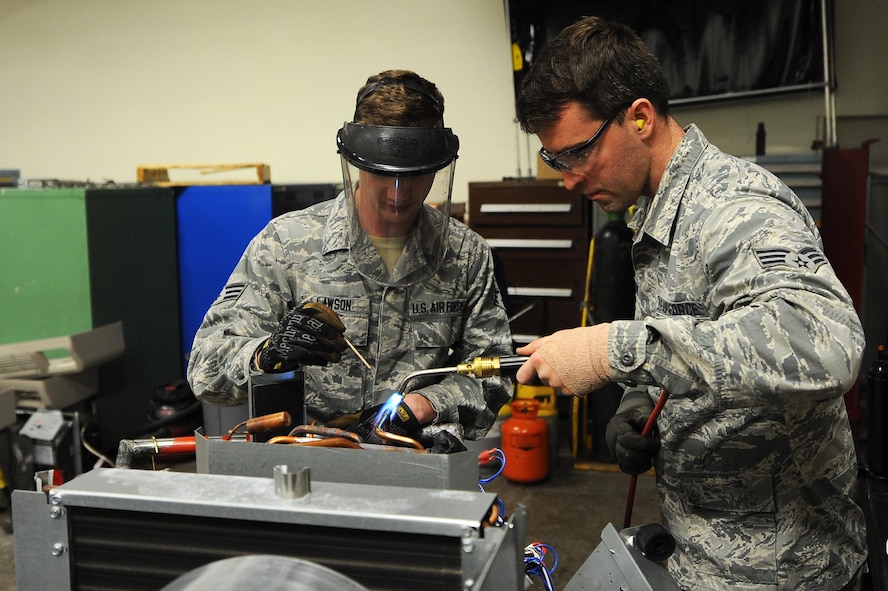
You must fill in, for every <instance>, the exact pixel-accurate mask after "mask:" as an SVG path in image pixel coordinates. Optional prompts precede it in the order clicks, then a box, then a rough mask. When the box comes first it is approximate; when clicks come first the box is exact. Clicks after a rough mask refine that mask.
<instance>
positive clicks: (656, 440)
mask: <svg viewBox="0 0 888 591" xmlns="http://www.w3.org/2000/svg"><path fill="white" fill-rule="evenodd" d="M653 410H654V405H653V403H652V402H651V399H650V397H649V396H648V395H647V394H646V393H645V392H642V391H638V390H632V391H628V392H626V394H625V395H624V396H623V400H622V401H621V402H620V406H619V408H617V412H616V413H614V416H613V418H611V420H610V421H609V422H608V424H607V430H606V432H605V439H606V440H607V446H608V448H610V450H611V453H612V454H614V457H615V458H616V459H617V463H618V464H619V465H620V470H622V471H623V472H625V473H626V474H643V473H644V472H647V471H648V470H650V469H651V466H652V465H653V464H652V462H653V458H654V456H655V455H657V452H658V451H659V450H660V437H659V434H658V433H657V430H656V429H654V430H653V431H652V432H651V435H650V436H649V437H645V436H643V435H642V434H641V431H642V430H643V429H644V425H645V423H647V420H648V418H649V417H650V416H651V413H652V412H653Z"/></svg>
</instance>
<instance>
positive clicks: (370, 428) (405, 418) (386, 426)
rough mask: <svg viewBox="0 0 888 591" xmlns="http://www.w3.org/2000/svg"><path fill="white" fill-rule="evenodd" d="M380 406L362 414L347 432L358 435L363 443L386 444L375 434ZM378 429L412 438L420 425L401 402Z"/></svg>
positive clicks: (411, 412)
mask: <svg viewBox="0 0 888 591" xmlns="http://www.w3.org/2000/svg"><path fill="white" fill-rule="evenodd" d="M382 406H383V405H382V404H379V405H377V406H374V407H373V408H368V409H367V410H365V411H364V412H362V413H361V416H360V417H358V421H357V422H356V423H355V424H354V426H353V427H352V428H350V429H349V431H351V432H353V433H357V434H358V435H360V436H361V439H362V440H363V441H364V443H373V444H376V445H384V444H387V443H388V442H386V441H385V440H384V439H382V438H381V437H379V436H378V435H377V434H376V415H378V414H379V411H380V409H382ZM380 428H381V429H382V430H383V431H387V432H389V433H394V434H395V435H403V436H405V437H413V436H414V435H415V434H416V433H417V431H419V428H420V424H419V420H417V418H416V416H415V415H414V414H413V411H412V410H410V407H409V406H407V405H406V404H404V402H403V401H402V402H401V403H400V404H398V406H397V407H396V408H395V412H393V413H392V414H391V418H390V420H386V421H383V423H382V425H380Z"/></svg>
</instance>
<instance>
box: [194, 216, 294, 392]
mask: <svg viewBox="0 0 888 591" xmlns="http://www.w3.org/2000/svg"><path fill="white" fill-rule="evenodd" d="M283 259H284V257H283V255H282V249H281V244H280V240H279V239H278V237H277V235H276V233H275V231H274V229H273V225H271V224H270V225H269V226H267V227H266V228H265V229H264V230H263V231H262V232H260V233H259V234H258V235H257V236H256V237H255V238H253V240H252V241H251V242H250V244H249V245H248V246H247V248H246V250H245V251H244V254H243V256H242V257H241V259H240V261H239V262H238V263H237V266H236V267H235V268H234V270H233V271H232V273H231V276H230V277H229V279H228V282H227V283H226V285H225V287H224V288H223V289H222V292H221V293H220V294H219V297H218V298H216V301H215V302H213V304H212V305H211V306H210V308H209V310H208V311H207V313H206V315H205V316H204V319H203V322H202V323H201V326H200V328H199V329H198V331H197V333H196V334H195V337H194V344H193V345H192V348H191V356H190V359H189V362H188V371H187V378H188V382H189V383H190V384H191V388H192V390H193V391H194V394H195V396H197V398H199V399H200V400H202V401H204V402H208V403H211V404H218V405H223V406H232V405H236V404H244V403H246V401H247V388H248V379H249V375H250V365H251V363H252V360H253V355H254V353H255V351H256V349H257V348H258V347H259V345H261V344H262V342H264V340H265V339H266V338H267V337H268V335H269V334H271V332H272V331H273V330H274V329H275V327H277V325H278V322H279V320H278V319H279V318H282V317H283V316H284V314H285V313H286V311H287V309H288V305H289V302H288V301H287V297H286V294H289V293H290V288H289V285H288V282H287V279H286V277H285V276H284V275H283V273H282V270H283V269H286V268H287V267H286V264H285V263H284V260H283Z"/></svg>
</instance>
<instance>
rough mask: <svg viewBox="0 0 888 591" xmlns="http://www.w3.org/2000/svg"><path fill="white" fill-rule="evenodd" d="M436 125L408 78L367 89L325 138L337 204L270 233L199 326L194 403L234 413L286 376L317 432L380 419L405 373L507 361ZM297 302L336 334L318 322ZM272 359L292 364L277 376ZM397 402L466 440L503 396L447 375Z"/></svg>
mask: <svg viewBox="0 0 888 591" xmlns="http://www.w3.org/2000/svg"><path fill="white" fill-rule="evenodd" d="M443 113H444V99H443V97H442V96H441V94H440V92H439V91H438V89H437V88H436V87H435V85H434V84H432V83H431V82H429V81H427V80H425V79H424V78H422V77H420V76H418V75H416V74H415V73H413V72H408V71H403V70H390V71H387V72H382V73H380V74H378V75H376V76H372V77H371V78H369V79H368V80H367V82H366V84H365V85H364V86H363V87H362V88H361V90H360V91H359V92H358V96H357V101H356V109H355V114H354V119H353V122H350V123H345V124H344V125H343V127H342V128H341V129H340V130H339V132H338V134H337V138H336V144H337V148H338V150H339V154H340V157H341V162H342V173H343V183H344V190H343V192H342V193H341V194H340V195H339V196H338V197H337V198H336V199H334V200H332V201H329V202H325V203H321V204H318V205H315V206H313V207H310V208H307V209H305V210H301V211H297V212H291V213H289V214H285V215H283V216H279V217H278V218H276V219H274V220H272V221H271V223H270V224H269V225H268V227H266V228H265V230H263V231H262V232H261V233H260V234H259V235H258V236H257V237H256V238H255V239H254V240H253V241H252V242H251V244H250V246H249V247H248V248H247V250H246V252H245V253H244V255H243V257H242V258H241V261H240V262H239V263H238V265H237V267H236V268H235V270H234V272H233V273H232V275H231V278H230V279H229V282H228V285H227V286H226V287H225V288H224V289H223V291H222V295H221V296H220V298H219V300H217V302H216V303H214V305H213V306H212V307H211V308H210V310H209V311H208V312H207V315H206V318H205V319H204V323H203V325H202V326H201V328H200V330H199V331H198V333H197V336H196V338H195V344H194V348H193V349H192V356H191V360H190V364H189V368H188V375H189V381H190V382H191V385H192V389H193V390H194V391H195V393H196V395H197V396H198V397H199V398H201V399H202V400H205V401H208V402H212V403H217V404H238V403H241V402H242V401H244V400H245V399H246V382H247V377H248V372H249V371H250V370H251V369H256V368H258V369H262V370H265V371H280V370H281V368H283V369H286V368H287V367H290V368H292V367H293V366H299V367H301V368H302V370H303V372H304V374H305V392H306V405H307V410H308V414H309V418H310V419H317V420H318V421H319V422H321V423H322V424H323V423H329V422H331V421H334V422H336V421H337V420H339V419H341V418H342V416H344V415H355V414H358V415H361V414H363V413H366V412H367V410H368V409H373V408H376V407H377V406H379V405H381V404H383V403H384V402H386V401H387V400H388V398H389V397H390V396H391V394H392V393H393V392H394V391H395V390H396V389H397V388H398V386H399V385H400V384H401V382H402V381H403V379H404V378H405V377H406V376H407V375H408V374H410V373H412V372H414V371H416V370H420V369H430V368H436V367H449V366H455V365H457V364H459V363H463V362H466V361H469V360H471V359H474V358H475V357H477V356H499V355H509V354H511V351H512V344H511V335H510V332H509V328H508V321H507V318H506V313H505V309H504V307H503V305H502V299H501V297H500V295H499V292H498V290H497V287H496V281H495V277H494V271H493V261H492V256H491V253H490V249H489V247H488V246H487V244H486V242H485V241H484V240H483V239H482V238H481V237H480V236H478V235H477V234H476V233H474V232H472V231H471V230H469V229H468V228H466V227H465V226H464V225H462V224H461V223H459V222H457V221H456V220H453V219H452V218H451V217H450V215H449V212H450V198H451V188H452V185H453V169H454V165H455V162H456V157H457V151H458V147H459V142H458V140H457V137H456V135H454V134H453V132H452V131H451V130H450V129H448V128H446V127H444V121H443ZM308 302H317V303H322V304H324V305H326V306H328V307H329V308H331V309H332V310H334V311H335V312H336V316H338V319H339V320H340V321H341V322H333V323H330V324H328V325H325V324H324V323H323V322H320V321H321V320H323V317H319V316H317V315H311V314H310V312H311V311H312V310H311V309H309V310H306V309H305V308H304V305H305V304H306V303H308ZM305 314H307V315H309V316H310V317H309V318H303V315H305ZM285 324H287V325H288V326H289V325H294V326H296V327H297V328H299V329H301V328H304V327H315V325H317V327H316V331H315V332H314V333H311V334H308V335H307V336H308V337H311V338H309V339H307V340H303V341H301V342H299V343H297V346H295V347H294V346H290V343H288V342H287V341H288V338H289V336H288V335H290V334H291V332H293V333H296V334H301V335H302V336H306V334H307V333H306V331H304V330H296V331H289V330H288V328H287V327H285V326H284V325H285ZM341 329H344V334H343V330H341ZM343 337H344V338H347V339H348V340H349V341H350V342H351V343H353V344H354V345H355V347H356V348H357V350H358V351H359V352H360V353H361V355H363V356H364V357H365V358H366V359H367V360H368V361H369V362H370V365H371V368H369V369H368V368H367V367H366V366H364V365H363V364H362V362H361V361H360V360H359V359H358V358H357V356H356V355H354V354H352V353H351V352H349V351H347V350H345V347H344V341H343ZM279 343H280V344H281V345H280V346H279ZM269 348H271V349H272V350H271V351H269ZM278 349H279V350H281V351H284V353H286V354H287V355H289V358H290V360H289V364H286V363H285V364H284V365H283V366H280V367H281V368H278V367H277V361H278V359H279V357H278V356H276V355H275V351H276V350H278ZM291 352H295V353H291ZM337 360H338V361H337ZM272 361H274V362H275V364H273V365H272V364H271V362H272ZM411 387H412V388H415V390H414V391H411V392H405V393H402V394H404V395H405V396H404V404H405V405H406V406H407V407H408V409H409V410H410V412H411V414H412V415H413V418H415V420H416V423H414V425H418V426H420V427H423V426H424V427H425V429H424V431H428V430H435V429H447V430H450V431H451V432H452V433H454V434H455V435H457V437H460V438H463V437H464V438H466V439H477V438H480V437H483V436H484V434H486V432H487V430H488V429H489V428H490V426H491V425H492V424H493V421H494V419H495V418H496V413H497V411H498V410H499V408H500V406H502V404H504V403H505V402H506V401H507V400H508V399H509V397H510V389H511V384H510V382H509V380H508V379H505V378H500V377H493V378H485V379H483V380H476V379H474V378H470V377H465V376H458V375H448V376H446V377H444V378H441V377H437V378H433V377H430V378H428V379H426V380H424V381H423V380H417V381H415V382H414V383H412V384H411Z"/></svg>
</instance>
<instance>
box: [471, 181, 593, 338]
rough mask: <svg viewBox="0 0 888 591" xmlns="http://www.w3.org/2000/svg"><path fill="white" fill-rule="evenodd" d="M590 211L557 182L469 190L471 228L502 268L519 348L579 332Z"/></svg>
mask: <svg viewBox="0 0 888 591" xmlns="http://www.w3.org/2000/svg"><path fill="white" fill-rule="evenodd" d="M592 209H593V208H592V203H591V202H589V201H588V200H587V199H584V198H583V197H582V196H581V195H579V194H578V193H576V192H573V191H568V190H566V189H565V188H564V187H563V186H562V184H561V181H559V180H536V179H522V180H509V181H501V182H474V183H469V219H468V221H469V225H470V227H471V228H472V229H474V230H475V231H476V232H478V233H479V234H481V235H482V236H483V237H484V238H485V239H486V240H487V242H488V244H490V246H491V247H492V248H493V249H494V251H495V253H496V255H498V258H499V260H500V261H501V262H502V265H503V270H504V272H505V278H506V282H507V284H508V290H507V294H506V295H507V299H508V304H507V305H508V309H509V315H510V317H515V316H516V315H519V316H518V317H517V318H515V319H514V320H513V321H512V323H511V326H512V333H513V339H514V340H515V341H516V343H524V342H529V341H530V340H532V339H533V338H536V337H537V336H542V335H545V334H549V333H551V332H554V331H556V330H560V329H563V328H572V327H575V326H579V325H580V322H581V319H582V304H583V299H584V295H585V290H586V274H587V273H586V269H587V265H588V255H589V242H590V240H591V239H592V235H593V227H594V223H593V217H594V216H593V211H592Z"/></svg>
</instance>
